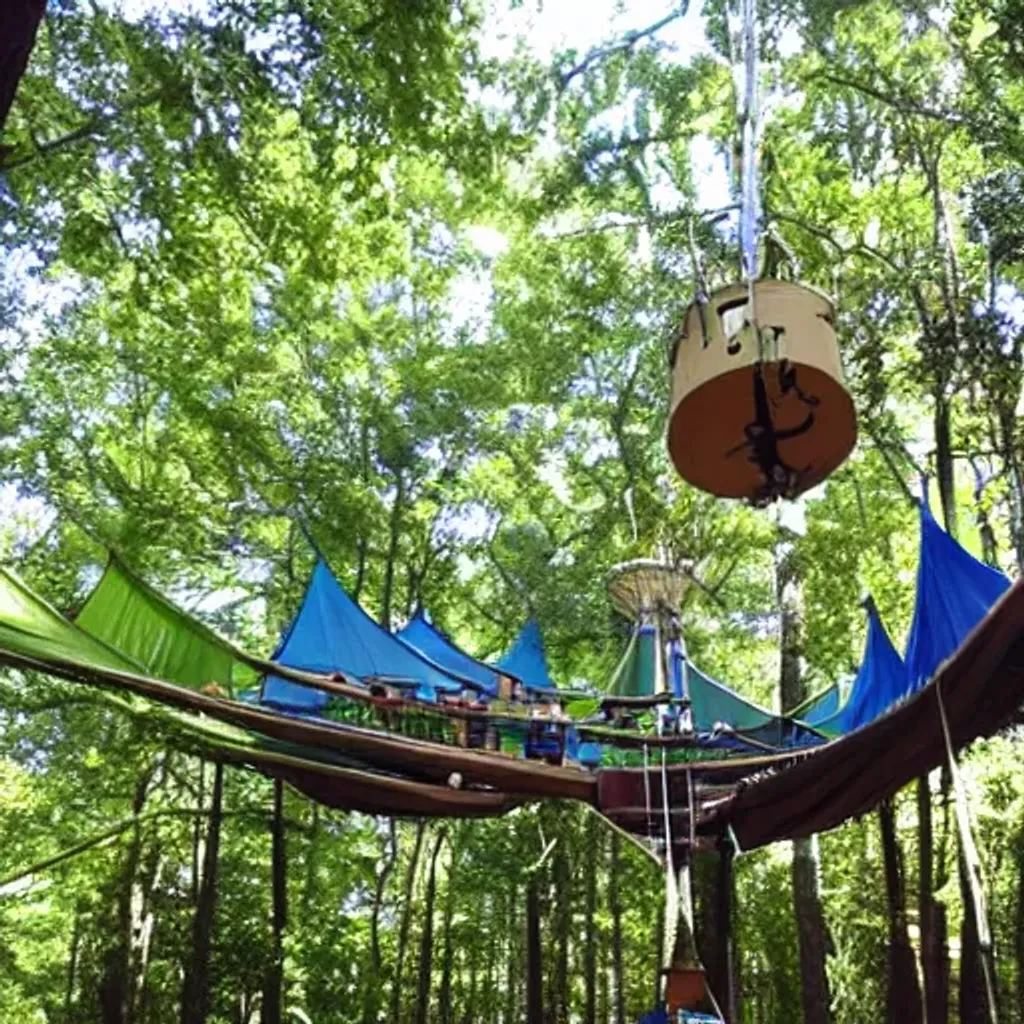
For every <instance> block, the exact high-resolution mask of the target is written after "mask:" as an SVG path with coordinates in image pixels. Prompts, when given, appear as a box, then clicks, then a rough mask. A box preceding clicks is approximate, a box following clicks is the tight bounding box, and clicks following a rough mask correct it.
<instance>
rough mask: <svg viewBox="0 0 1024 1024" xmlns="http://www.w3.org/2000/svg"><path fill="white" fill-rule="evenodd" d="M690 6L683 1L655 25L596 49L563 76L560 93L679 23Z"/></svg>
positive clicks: (687, 2)
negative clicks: (608, 60)
mask: <svg viewBox="0 0 1024 1024" xmlns="http://www.w3.org/2000/svg"><path fill="white" fill-rule="evenodd" d="M689 6H690V3H689V0H683V2H682V3H681V4H680V5H679V7H677V8H676V10H674V11H672V13H671V14H666V15H665V17H664V18H662V19H661V20H660V21H656V22H654V24H652V25H648V26H647V28H639V29H635V30H634V31H633V32H627V33H626V34H625V35H624V36H623V37H622V38H621V39H620V40H618V42H615V43H610V44H609V45H607V46H598V47H595V48H594V49H592V50H591V51H590V52H589V53H588V54H587V55H586V56H585V57H584V58H583V60H581V61H580V62H579V63H578V64H576V65H575V66H574V67H572V68H570V69H569V70H568V71H566V72H565V73H564V74H563V75H562V77H561V79H560V80H559V86H558V90H559V92H565V90H566V89H567V88H568V87H569V86H570V85H571V84H572V81H573V79H575V78H579V76H580V75H582V74H585V73H586V72H587V71H589V70H590V68H592V67H593V66H594V65H595V64H598V63H600V62H601V61H603V60H605V59H606V58H608V57H611V56H613V55H614V54H616V53H623V52H625V51H627V50H632V49H633V47H634V46H636V44H637V43H639V42H641V41H642V40H644V39H649V38H650V37H651V36H653V35H656V34H657V33H658V32H660V31H661V30H662V29H663V28H665V27H666V26H667V25H671V24H672V22H673V21H678V19H679V18H683V17H685V16H686V12H687V10H688V9H689Z"/></svg>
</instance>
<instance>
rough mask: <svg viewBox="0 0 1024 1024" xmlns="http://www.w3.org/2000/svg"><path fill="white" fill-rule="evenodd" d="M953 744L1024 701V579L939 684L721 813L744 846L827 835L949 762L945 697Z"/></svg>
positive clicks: (744, 792)
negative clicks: (941, 711) (942, 712)
mask: <svg viewBox="0 0 1024 1024" xmlns="http://www.w3.org/2000/svg"><path fill="white" fill-rule="evenodd" d="M940 693H941V698H942V703H943V706H944V708H945V711H946V718H947V721H948V722H949V728H950V733H951V736H952V740H953V746H954V748H956V749H960V748H961V747H964V746H966V745H967V744H968V743H970V742H971V740H974V739H976V738H978V737H981V736H990V735H991V734H992V733H994V732H996V731H998V730H999V729H1000V728H1003V727H1004V726H1005V725H1006V724H1007V723H1008V722H1010V721H1011V720H1012V719H1013V716H1014V714H1015V712H1016V711H1017V709H1018V708H1019V707H1020V706H1021V705H1022V704H1024V580H1017V582H1016V583H1014V585H1013V586H1012V587H1011V588H1010V590H1009V591H1007V593H1006V594H1005V595H1004V596H1003V598H1002V599H1001V600H1000V601H999V603H998V604H996V605H995V607H994V608H993V609H992V610H991V611H990V612H989V614H988V615H987V616H986V617H985V618H984V619H983V620H982V621H981V622H980V623H979V624H978V626H977V627H976V628H975V629H974V631H973V632H972V633H971V634H970V636H969V637H968V638H967V640H966V641H964V643H963V644H962V645H961V646H960V648H959V649H958V650H957V651H956V653H955V654H954V655H953V656H952V657H951V658H950V659H949V660H948V661H946V662H944V663H943V665H942V666H941V667H940V669H939V671H938V673H937V674H936V676H935V678H934V679H933V680H932V681H931V682H930V683H929V684H928V685H927V686H926V687H924V689H922V690H921V691H920V692H919V693H918V694H916V695H915V696H914V697H913V698H911V699H910V700H908V701H907V702H906V703H905V704H902V705H900V706H899V707H898V708H896V709H895V710H894V711H891V712H890V713H889V714H887V715H885V716H883V717H882V718H880V719H878V720H877V721H875V722H872V723H871V725H868V726H865V727H864V728H863V729H859V730H858V731H857V732H854V733H851V734H850V735H848V736H844V737H843V738H842V739H839V740H835V741H834V742H832V743H829V744H827V745H826V746H824V747H819V748H817V749H816V750H815V751H814V752H813V754H811V755H810V756H809V757H807V758H806V759H804V760H803V761H801V762H800V763H799V764H796V765H794V766H792V767H790V768H789V769H787V770H786V771H782V772H776V773H769V774H768V775H767V776H766V777H764V778H761V779H759V780H754V781H747V782H746V783H744V784H742V785H741V786H740V787H739V790H738V792H737V795H736V797H735V799H734V800H733V801H732V803H731V805H730V806H728V807H723V808H722V809H720V810H719V812H718V813H717V814H716V815H715V819H716V823H717V825H718V827H719V828H720V829H723V830H724V829H725V828H726V827H728V826H731V827H732V830H733V832H734V834H735V836H736V838H737V840H738V842H739V844H740V847H741V849H744V850H750V849H754V848H756V847H759V846H766V845H768V844H769V843H773V842H776V841H777V840H780V839H792V838H795V837H798V836H809V835H812V834H813V833H815V832H825V831H827V830H828V829H831V828H835V827H836V826H837V825H839V824H841V823H842V822H844V821H847V820H848V819H850V818H856V817H859V816H860V815H862V814H866V813H867V812H868V811H870V810H871V809H872V808H873V807H876V806H877V805H878V804H879V803H881V801H882V800H884V799H886V797H889V796H892V795H893V794H894V793H896V792H897V791H898V790H899V789H901V788H902V787H903V786H905V785H906V784H907V783H908V782H910V781H911V780H913V779H915V778H917V777H918V776H921V775H923V774H925V773H926V772H929V771H931V770H932V769H934V768H937V767H938V766H939V765H941V764H942V763H943V762H944V761H945V759H946V745H945V741H944V738H943V733H942V723H941V719H940V716H939V703H938V701H939V694H940Z"/></svg>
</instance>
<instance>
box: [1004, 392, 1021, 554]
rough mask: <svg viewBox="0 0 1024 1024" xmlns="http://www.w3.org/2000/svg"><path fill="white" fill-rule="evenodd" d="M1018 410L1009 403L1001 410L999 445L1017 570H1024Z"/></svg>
mask: <svg viewBox="0 0 1024 1024" xmlns="http://www.w3.org/2000/svg"><path fill="white" fill-rule="evenodd" d="M1016 434H1017V411H1016V408H1015V404H1009V405H1008V406H1007V407H1006V408H1005V409H1000V411H999V446H1000V448H1001V449H1002V457H1003V469H1004V472H1005V476H1006V486H1007V491H1008V493H1009V507H1010V536H1011V538H1012V540H1013V550H1014V552H1015V554H1016V556H1017V570H1018V572H1021V571H1024V478H1022V474H1021V468H1020V460H1019V458H1018V456H1017V437H1016Z"/></svg>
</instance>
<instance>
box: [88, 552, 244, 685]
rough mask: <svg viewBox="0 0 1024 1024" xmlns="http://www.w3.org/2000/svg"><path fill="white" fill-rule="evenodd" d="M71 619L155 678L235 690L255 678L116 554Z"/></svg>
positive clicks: (219, 640) (233, 653) (226, 648)
mask: <svg viewBox="0 0 1024 1024" xmlns="http://www.w3.org/2000/svg"><path fill="white" fill-rule="evenodd" d="M75 622H76V623H77V625H79V626H80V627H81V628H82V629H84V630H86V631H87V632H89V633H91V634H92V635H93V636H94V637H97V638H99V639H100V640H103V641H104V642H105V643H107V644H109V645H110V646H111V647H114V648H116V649H117V650H119V651H121V652H123V653H124V654H126V655H127V656H128V657H130V658H132V659H134V660H135V661H136V662H138V664H139V665H141V666H142V667H143V668H144V669H145V671H146V672H147V673H148V674H149V675H152V676H156V677H157V678H158V679H165V680H167V681H168V682H172V683H178V684H180V685H182V686H189V687H192V688H193V689H198V688H199V687H201V686H204V685H205V684H207V683H218V684H220V685H221V686H223V687H226V688H227V689H229V690H230V691H232V692H238V691H239V690H243V689H245V688H247V687H249V686H254V685H255V684H256V682H257V681H258V678H259V676H258V673H257V672H256V671H255V669H253V668H251V667H250V666H249V665H247V664H246V663H245V662H244V661H242V660H241V659H240V658H239V655H238V652H237V651H236V650H235V648H234V647H233V646H232V645H231V644H230V643H229V642H228V641H227V640H225V639H223V638H222V637H220V636H218V635H217V634H216V633H215V632H214V631H213V630H212V629H209V628H207V627H206V626H204V625H203V624H202V623H201V622H197V621H196V620H195V619H193V618H190V617H189V616H188V615H186V614H185V613H184V612H183V611H181V609H179V608H176V607H175V606H174V605H173V604H171V602H170V601H168V600H167V599H166V598H165V597H163V596H161V595H160V594H158V593H157V592H156V591H155V590H153V589H152V588H151V587H149V586H147V585H146V584H145V583H143V582H142V580H140V579H139V578H138V577H136V576H135V575H134V574H133V573H131V572H130V571H129V570H128V569H127V568H125V567H124V566H123V565H122V564H121V563H120V562H119V561H118V560H117V559H116V558H111V560H110V562H109V563H108V565H107V569H106V572H104V573H103V577H102V579H101V580H100V581H99V583H98V584H97V585H96V588H95V590H93V592H92V593H91V594H90V595H89V597H88V599H87V600H86V602H85V605H84V606H83V608H82V610H81V611H80V612H79V613H78V616H77V617H76V619H75Z"/></svg>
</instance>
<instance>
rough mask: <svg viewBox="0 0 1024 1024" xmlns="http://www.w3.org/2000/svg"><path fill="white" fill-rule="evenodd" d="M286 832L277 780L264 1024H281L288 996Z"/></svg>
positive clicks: (262, 1011) (262, 1007)
mask: <svg viewBox="0 0 1024 1024" xmlns="http://www.w3.org/2000/svg"><path fill="white" fill-rule="evenodd" d="M287 854H288V851H287V847H286V845H285V832H284V783H283V782H282V781H281V780H280V779H274V818H273V822H272V823H271V846H270V861H271V863H270V876H271V901H272V905H271V917H270V920H271V929H272V932H271V942H270V963H269V964H268V965H267V974H266V978H265V979H264V982H263V1000H262V1002H261V1004H260V1024H281V1020H282V1013H281V1011H282V1007H281V1003H282V999H283V996H284V930H285V928H286V926H287V924H288V862H287Z"/></svg>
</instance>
